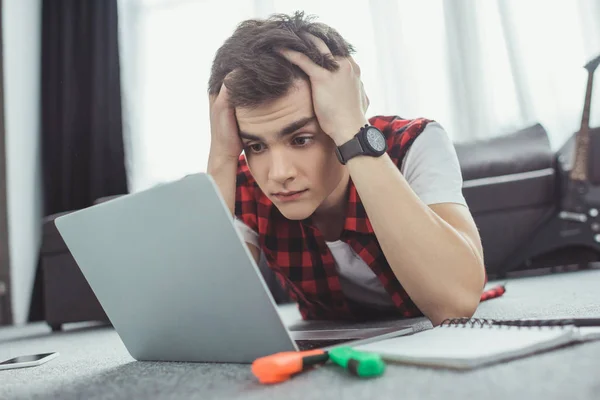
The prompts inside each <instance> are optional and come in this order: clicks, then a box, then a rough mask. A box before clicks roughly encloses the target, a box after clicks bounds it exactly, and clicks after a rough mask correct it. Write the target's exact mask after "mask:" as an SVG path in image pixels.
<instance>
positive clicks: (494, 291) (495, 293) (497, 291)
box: [481, 285, 506, 301]
mask: <svg viewBox="0 0 600 400" xmlns="http://www.w3.org/2000/svg"><path fill="white" fill-rule="evenodd" d="M504 292H506V287H505V286H504V285H498V286H494V287H493V288H491V289H488V290H486V291H485V292H483V293H482V294H481V301H485V300H489V299H494V298H496V297H500V296H502V295H503V294H504Z"/></svg>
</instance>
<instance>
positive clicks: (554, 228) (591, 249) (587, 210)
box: [500, 56, 600, 276]
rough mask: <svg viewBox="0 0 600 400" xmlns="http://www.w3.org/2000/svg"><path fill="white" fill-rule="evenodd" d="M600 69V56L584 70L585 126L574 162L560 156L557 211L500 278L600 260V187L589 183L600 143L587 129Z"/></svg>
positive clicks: (578, 137)
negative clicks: (519, 271)
mask: <svg viewBox="0 0 600 400" xmlns="http://www.w3.org/2000/svg"><path fill="white" fill-rule="evenodd" d="M599 64H600V56H598V57H596V58H595V59H593V60H592V61H590V62H589V63H587V64H586V65H585V68H586V69H587V71H588V82H587V89H586V93H585V103H584V107H583V115H582V118H581V127H580V129H579V131H578V132H577V133H576V136H575V145H574V147H575V148H574V150H573V153H574V161H573V163H572V165H568V164H569V163H568V162H567V159H568V158H569V157H565V154H562V155H559V157H558V165H557V169H558V171H557V178H558V181H559V185H560V188H559V192H560V197H559V198H558V199H557V201H558V204H557V209H553V210H551V212H550V213H549V214H548V217H547V219H544V220H543V222H541V223H540V225H538V226H537V227H536V229H535V230H534V232H533V234H532V236H531V237H530V238H528V239H527V241H526V242H525V243H523V245H521V246H520V247H519V249H517V251H516V252H515V253H513V254H512V255H510V256H509V257H507V259H506V260H505V262H504V263H503V272H501V273H500V275H501V276H502V275H506V273H508V272H510V271H513V270H515V269H517V268H520V267H521V266H523V265H525V266H526V267H535V266H536V265H539V266H549V265H551V266H558V265H566V264H574V263H577V264H580V265H588V263H589V262H590V261H596V260H600V184H598V183H596V184H595V183H593V182H591V181H590V179H589V178H590V174H589V171H590V166H591V162H590V161H592V160H591V159H590V153H591V150H592V149H591V145H594V146H595V147H597V148H594V149H593V150H594V151H595V152H596V154H599V153H600V140H599V141H597V142H596V143H595V144H594V143H591V140H590V139H591V132H590V127H589V122H590V106H591V102H592V85H593V79H594V78H593V75H594V71H595V70H596V68H597V67H598V65H599ZM594 134H595V135H598V134H600V133H598V132H595V133H594ZM594 139H595V138H594ZM594 141H595V140H594ZM567 154H568V151H567Z"/></svg>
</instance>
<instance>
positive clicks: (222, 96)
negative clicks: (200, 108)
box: [209, 81, 229, 109]
mask: <svg viewBox="0 0 600 400" xmlns="http://www.w3.org/2000/svg"><path fill="white" fill-rule="evenodd" d="M228 105H229V91H228V90H227V86H225V82H224V81H223V83H222V84H221V88H220V89H219V93H216V94H212V95H210V100H209V107H210V109H213V108H214V107H224V106H228Z"/></svg>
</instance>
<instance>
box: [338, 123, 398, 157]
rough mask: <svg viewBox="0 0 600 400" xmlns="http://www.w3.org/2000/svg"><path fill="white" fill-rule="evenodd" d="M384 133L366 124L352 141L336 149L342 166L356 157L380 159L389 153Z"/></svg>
mask: <svg viewBox="0 0 600 400" xmlns="http://www.w3.org/2000/svg"><path fill="white" fill-rule="evenodd" d="M387 148H388V147H387V142H386V141H385V136H384V135H383V133H382V132H381V131H380V130H379V129H377V128H376V127H374V126H373V125H369V124H366V125H365V126H363V127H362V128H360V131H359V132H358V133H357V134H356V135H354V137H353V138H352V139H350V140H349V141H347V142H346V143H344V144H343V145H341V146H338V147H337V148H336V149H335V154H336V155H337V158H338V160H340V162H341V163H342V164H344V165H345V164H346V163H347V162H348V160H350V159H351V158H354V157H356V156H362V155H365V156H370V157H380V156H382V155H383V154H384V153H385V152H386V151H387Z"/></svg>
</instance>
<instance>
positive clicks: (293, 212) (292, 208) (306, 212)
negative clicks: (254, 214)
mask: <svg viewBox="0 0 600 400" xmlns="http://www.w3.org/2000/svg"><path fill="white" fill-rule="evenodd" d="M277 209H278V210H279V212H280V213H281V214H282V215H283V216H284V217H286V218H287V219H289V220H292V221H301V220H303V219H306V218H308V217H310V216H311V215H312V214H313V213H314V212H315V208H314V207H307V206H305V205H298V204H293V205H292V204H290V205H279V206H277Z"/></svg>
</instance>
